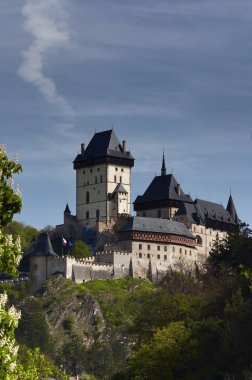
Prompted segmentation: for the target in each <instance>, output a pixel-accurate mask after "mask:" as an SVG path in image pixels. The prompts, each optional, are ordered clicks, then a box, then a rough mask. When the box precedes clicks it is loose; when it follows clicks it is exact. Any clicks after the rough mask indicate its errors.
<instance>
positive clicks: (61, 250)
mask: <svg viewBox="0 0 252 380" xmlns="http://www.w3.org/2000/svg"><path fill="white" fill-rule="evenodd" d="M61 256H63V235H62V236H61Z"/></svg>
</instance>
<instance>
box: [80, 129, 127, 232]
mask: <svg viewBox="0 0 252 380" xmlns="http://www.w3.org/2000/svg"><path fill="white" fill-rule="evenodd" d="M133 166H134V158H133V156H132V155H131V153H130V152H129V151H126V143H125V141H122V142H120V141H119V139H118V137H117V136H116V134H115V132H114V131H113V130H109V131H104V132H99V133H95V135H94V136H93V138H92V140H91V141H90V143H89V144H88V146H87V148H86V149H85V145H84V144H81V153H80V154H78V155H77V157H76V158H75V160H74V169H75V170H76V218H77V221H78V222H81V223H83V224H84V225H88V226H91V227H94V226H96V225H97V223H98V222H99V223H102V224H105V225H108V224H111V223H112V224H113V223H114V222H115V221H116V220H117V219H118V217H120V216H122V215H130V208H131V168H132V167H133Z"/></svg>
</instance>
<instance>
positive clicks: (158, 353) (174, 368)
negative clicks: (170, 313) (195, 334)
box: [130, 322, 198, 380]
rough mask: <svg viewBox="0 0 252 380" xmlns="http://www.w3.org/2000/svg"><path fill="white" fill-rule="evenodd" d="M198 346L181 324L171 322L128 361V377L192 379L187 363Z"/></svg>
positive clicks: (188, 363) (172, 379)
mask: <svg viewBox="0 0 252 380" xmlns="http://www.w3.org/2000/svg"><path fill="white" fill-rule="evenodd" d="M197 346H198V342H197V341H196V340H194V339H192V331H191V329H190V328H187V327H186V326H185V324H184V323H183V322H172V323H170V324H169V325H168V326H167V327H164V328H163V329H161V330H158V331H157V332H156V333H155V335H154V337H153V339H151V340H150V341H149V342H148V343H146V344H143V345H142V346H141V347H140V349H139V350H138V351H137V352H136V353H135V354H134V355H133V357H132V359H131V372H132V373H131V377H130V378H132V379H135V380H138V379H139V380H140V379H148V380H159V379H166V380H175V379H176V380H177V379H180V380H184V379H187V380H189V379H191V380H193V377H192V376H190V369H191V368H190V362H191V361H192V360H194V357H195V355H196V352H197Z"/></svg>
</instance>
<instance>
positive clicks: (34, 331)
mask: <svg viewBox="0 0 252 380" xmlns="http://www.w3.org/2000/svg"><path fill="white" fill-rule="evenodd" d="M19 307H20V309H21V312H22V316H21V319H20V322H19V326H18V328H17V329H16V337H17V341H18V343H19V344H22V345H26V346H27V347H29V348H36V347H39V348H40V349H41V350H42V352H44V353H49V352H50V351H51V348H52V347H51V342H50V336H49V329H48V324H47V321H46V319H45V314H44V310H43V300H42V299H41V298H36V297H28V298H25V299H24V300H23V302H22V303H21V304H20V306H19Z"/></svg>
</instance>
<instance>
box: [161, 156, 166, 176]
mask: <svg viewBox="0 0 252 380" xmlns="http://www.w3.org/2000/svg"><path fill="white" fill-rule="evenodd" d="M165 175H166V166H165V156H164V152H163V162H162V168H161V176H165Z"/></svg>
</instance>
